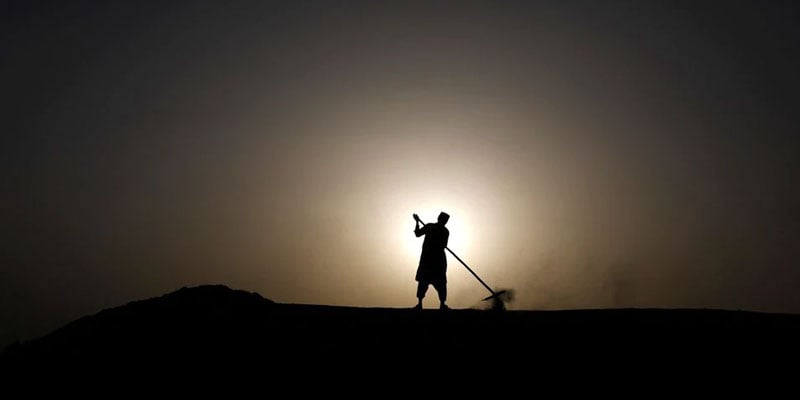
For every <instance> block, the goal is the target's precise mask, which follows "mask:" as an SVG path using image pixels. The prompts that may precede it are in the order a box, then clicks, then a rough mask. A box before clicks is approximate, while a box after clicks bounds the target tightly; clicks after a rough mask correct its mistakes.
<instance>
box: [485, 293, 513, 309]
mask: <svg viewBox="0 0 800 400" xmlns="http://www.w3.org/2000/svg"><path fill="white" fill-rule="evenodd" d="M512 293H513V292H512V291H508V290H498V291H496V292H492V295H491V296H489V297H486V298H485V299H483V301H490V300H491V302H492V310H496V311H503V310H505V309H506V303H507V302H509V301H511V299H512Z"/></svg>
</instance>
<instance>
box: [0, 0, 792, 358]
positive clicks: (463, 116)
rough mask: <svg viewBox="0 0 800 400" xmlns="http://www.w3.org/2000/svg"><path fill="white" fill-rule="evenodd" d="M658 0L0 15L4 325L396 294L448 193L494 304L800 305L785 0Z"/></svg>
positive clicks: (372, 302) (244, 4)
mask: <svg viewBox="0 0 800 400" xmlns="http://www.w3.org/2000/svg"><path fill="white" fill-rule="evenodd" d="M31 3H33V4H31ZM648 3H650V2H640V1H630V2H628V1H621V2H611V3H598V2H592V1H587V2H576V1H558V2H556V1H553V2H524V3H519V2H488V1H487V2H480V1H476V2H472V1H454V2H448V1H436V2H397V3H388V2H371V1H369V2H320V3H318V2H295V1H290V2H261V1H252V2H248V1H233V2H210V1H191V2H189V1H185V2H169V3H164V2H130V1H97V2H91V1H78V2H58V1H51V2H30V3H29V2H10V3H5V4H4V5H3V6H0V72H2V74H0V87H2V91H1V92H0V93H2V95H0V98H1V99H2V101H3V108H2V109H3V118H2V122H1V123H2V131H3V138H4V139H3V145H2V147H0V149H1V150H0V155H2V171H3V172H2V177H3V178H2V180H0V190H2V196H1V197H0V199H1V200H0V207H1V208H0V218H2V221H3V222H2V234H3V240H2V249H3V251H2V253H0V257H2V268H1V269H0V274H1V275H0V313H1V314H0V342H2V343H4V342H7V341H10V340H12V339H14V338H21V339H25V338H27V337H29V336H30V335H37V334H42V333H45V332H46V331H47V330H49V329H53V328H55V327H57V326H58V325H60V324H63V323H65V322H67V321H69V320H71V319H74V318H76V317H79V316H82V315H85V314H87V313H93V312H96V311H98V310H100V309H102V308H105V307H111V306H115V305H118V304H121V303H124V302H127V301H131V300H134V299H140V298H144V297H150V296H156V295H160V294H163V293H165V292H167V291H171V290H174V289H176V288H179V287H181V286H191V285H196V284H203V283H222V284H226V285H229V286H231V287H233V288H237V289H244V290H250V291H257V292H259V293H260V294H262V295H263V296H264V297H267V298H270V299H272V300H275V301H278V302H287V303H315V304H332V305H353V306H362V307H411V306H413V305H414V304H415V302H416V299H415V297H414V293H415V289H416V283H415V282H414V272H415V270H416V266H417V261H418V257H419V251H420V247H421V244H422V243H421V239H417V238H415V237H414V235H413V233H412V230H413V220H412V218H411V215H412V213H415V212H416V213H419V214H420V216H421V217H422V218H423V219H425V220H428V221H432V220H434V219H435V218H436V215H437V214H438V213H439V212H440V211H447V212H448V213H450V215H451V216H452V217H451V220H450V224H449V228H450V231H451V241H450V247H451V248H452V249H453V250H454V251H455V252H456V253H457V254H459V256H461V257H462V258H463V259H464V260H465V261H467V262H468V263H469V264H470V266H471V267H472V268H473V269H474V270H475V271H476V272H477V273H478V274H480V275H481V277H482V278H483V279H484V280H486V281H487V282H488V283H489V284H490V285H492V286H496V287H501V288H509V287H511V288H514V289H515V290H516V294H517V298H516V301H515V302H514V303H512V304H511V305H510V308H512V309H563V308H606V307H665V308H677V307H699V308H725V309H748V310H759V311H771V312H794V313H796V312H800V297H798V296H797V294H796V293H797V290H798V289H799V288H800V268H798V260H800V250H798V248H799V247H798V246H797V238H798V234H799V233H800V213H799V210H800V189H798V187H799V186H798V184H797V182H798V181H799V180H798V178H800V168H798V157H797V154H798V150H800V147H799V146H798V144H800V143H799V142H800V139H798V135H797V132H798V126H800V124H798V109H800V108H799V107H798V106H800V102H799V101H798V97H797V93H798V92H800V78H798V74H797V71H798V70H800V56H799V55H800V52H798V50H800V46H798V37H800V36H798V33H800V32H798V27H797V25H798V24H797V21H798V17H800V15H798V10H799V8H798V6H797V4H796V3H795V2H788V1H787V2H781V1H770V2H759V1H753V2H736V1H735V2H725V3H719V2H708V3H703V2H695V1H692V2H659V3H658V4H648ZM448 277H449V282H450V283H449V288H450V300H449V304H450V305H451V306H452V307H458V308H463V307H473V306H479V304H478V303H479V300H480V298H482V297H484V296H485V295H486V293H485V292H486V291H485V289H484V288H483V287H481V286H480V284H479V283H478V282H477V281H476V280H475V279H474V278H473V277H472V276H471V275H469V273H468V272H467V271H466V270H465V269H464V268H462V267H461V266H460V265H459V264H458V263H457V262H456V261H455V260H454V259H452V258H450V259H449V270H448ZM432 293H433V292H431V296H429V298H428V299H426V302H431V303H429V304H433V302H435V296H434V295H432Z"/></svg>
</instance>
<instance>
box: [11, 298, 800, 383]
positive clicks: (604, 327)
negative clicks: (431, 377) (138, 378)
mask: <svg viewBox="0 0 800 400" xmlns="http://www.w3.org/2000/svg"><path fill="white" fill-rule="evenodd" d="M798 333H800V316H798V315H784V314H765V313H754V312H744V311H724V310H692V309H686V310H666V309H618V310H574V311H507V312H495V311H482V310H451V311H438V310H424V311H415V310H411V309H388V308H353V307H331V306H312V305H293V304H277V303H274V302H272V301H270V300H267V299H264V298H262V297H261V296H260V295H258V294H255V293H248V292H243V291H239V290H232V289H229V288H227V287H225V286H199V287H194V288H183V289H180V290H178V291H176V292H173V293H170V294H167V295H164V296H161V297H157V298H152V299H147V300H142V301H136V302H132V303H129V304H126V305H123V306H120V307H117V308H113V309H108V310H104V311H101V312H99V313H97V314H95V315H91V316H87V317H84V318H81V319H78V320H76V321H74V322H72V323H70V324H68V325H66V326H64V327H62V328H60V329H58V330H56V331H54V332H52V333H50V334H48V335H46V336H43V337H41V338H38V339H34V340H30V341H27V342H23V343H17V344H14V345H11V346H9V347H8V348H6V350H5V351H4V353H3V354H2V356H1V357H0V365H2V366H3V367H4V368H6V369H12V370H14V371H29V370H39V369H41V368H60V367H65V366H68V367H69V368H75V367H76V366H78V365H79V366H82V367H80V368H87V367H88V368H102V369H105V368H120V367H127V366H132V365H142V364H146V365H150V366H160V367H161V368H165V369H171V368H175V367H178V366H181V367H194V368H201V367H202V368H229V367H231V366H234V365H249V364H248V363H252V362H257V363H269V364H270V365H273V366H281V367H282V368H288V369H290V370H291V369H292V368H305V369H308V368H309V367H314V368H323V367H326V366H327V367H334V368H335V367H336V366H339V365H341V363H343V362H346V363H355V364H356V365H360V366H361V368H372V367H375V368H379V367H380V366H382V365H386V364H389V363H392V364H395V365H396V364H398V363H403V362H410V363H412V365H413V364H419V362H420V360H430V359H436V360H445V361H438V362H447V363H450V364H458V363H459V362H461V361H464V362H468V363H470V365H493V364H495V365H497V364H502V365H507V364H508V363H515V362H518V361H519V360H523V361H524V360H536V363H552V362H558V363H574V362H577V361H576V360H584V361H588V362H590V363H598V362H600V360H616V361H637V362H647V363H650V362H653V361H658V362H662V361H667V360H670V359H672V360H675V359H682V360H684V361H685V360H686V359H692V360H697V361H699V362H701V363H702V362H706V363H708V362H720V361H721V360H742V359H743V358H745V357H760V358H765V357H767V358H771V357H777V358H787V359H790V360H791V362H793V363H794V356H795V355H796V354H797V351H796V350H797V348H798V346H797V342H796V341H797V340H798V338H800V335H798ZM77 361H79V362H77ZM409 368H412V367H409Z"/></svg>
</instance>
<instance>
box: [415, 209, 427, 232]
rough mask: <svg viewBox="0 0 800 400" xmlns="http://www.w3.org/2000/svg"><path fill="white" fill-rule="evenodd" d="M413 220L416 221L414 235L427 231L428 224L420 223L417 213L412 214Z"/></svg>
mask: <svg viewBox="0 0 800 400" xmlns="http://www.w3.org/2000/svg"><path fill="white" fill-rule="evenodd" d="M414 221H416V222H417V225H416V226H415V227H414V235H416V236H417V237H420V236H422V235H424V234H426V233H427V232H428V225H425V224H422V221H420V219H419V216H417V214H414ZM419 224H422V228H420V226H419Z"/></svg>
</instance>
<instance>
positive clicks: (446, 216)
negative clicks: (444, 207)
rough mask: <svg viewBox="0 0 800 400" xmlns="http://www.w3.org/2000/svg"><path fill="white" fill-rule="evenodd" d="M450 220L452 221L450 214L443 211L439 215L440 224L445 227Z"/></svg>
mask: <svg viewBox="0 0 800 400" xmlns="http://www.w3.org/2000/svg"><path fill="white" fill-rule="evenodd" d="M449 220H450V214H448V213H446V212H444V211H442V212H441V213H439V223H440V224H442V225H444V224H446V223H447V221H449Z"/></svg>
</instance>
